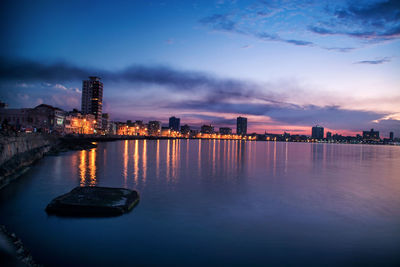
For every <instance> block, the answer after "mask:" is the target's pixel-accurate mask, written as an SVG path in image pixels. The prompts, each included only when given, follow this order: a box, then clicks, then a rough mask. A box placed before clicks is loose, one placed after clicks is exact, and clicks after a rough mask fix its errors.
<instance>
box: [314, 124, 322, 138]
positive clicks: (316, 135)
mask: <svg viewBox="0 0 400 267" xmlns="http://www.w3.org/2000/svg"><path fill="white" fill-rule="evenodd" d="M311 138H312V139H324V127H321V126H319V125H316V126H314V127H312V130H311Z"/></svg>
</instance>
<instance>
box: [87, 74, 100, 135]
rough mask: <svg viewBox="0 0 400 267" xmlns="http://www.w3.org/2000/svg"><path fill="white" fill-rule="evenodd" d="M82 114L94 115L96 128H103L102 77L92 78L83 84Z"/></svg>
mask: <svg viewBox="0 0 400 267" xmlns="http://www.w3.org/2000/svg"><path fill="white" fill-rule="evenodd" d="M82 113H83V114H93V115H94V117H95V118H96V128H101V124H102V123H101V120H102V113H103V83H102V82H100V77H95V76H90V77H89V80H86V81H83V84H82Z"/></svg>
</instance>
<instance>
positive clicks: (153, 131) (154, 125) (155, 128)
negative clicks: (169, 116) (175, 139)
mask: <svg viewBox="0 0 400 267" xmlns="http://www.w3.org/2000/svg"><path fill="white" fill-rule="evenodd" d="M147 129H148V134H149V135H151V136H159V135H160V133H161V122H159V121H149V126H148V127H147Z"/></svg>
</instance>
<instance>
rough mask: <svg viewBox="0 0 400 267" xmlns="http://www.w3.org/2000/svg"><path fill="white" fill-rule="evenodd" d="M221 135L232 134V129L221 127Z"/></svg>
mask: <svg viewBox="0 0 400 267" xmlns="http://www.w3.org/2000/svg"><path fill="white" fill-rule="evenodd" d="M219 133H220V134H232V129H231V128H225V127H221V128H219Z"/></svg>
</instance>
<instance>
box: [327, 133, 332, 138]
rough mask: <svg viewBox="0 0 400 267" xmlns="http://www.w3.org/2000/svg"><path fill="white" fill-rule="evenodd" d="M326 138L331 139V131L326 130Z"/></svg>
mask: <svg viewBox="0 0 400 267" xmlns="http://www.w3.org/2000/svg"><path fill="white" fill-rule="evenodd" d="M326 139H328V140H330V139H332V133H331V132H327V133H326Z"/></svg>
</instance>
